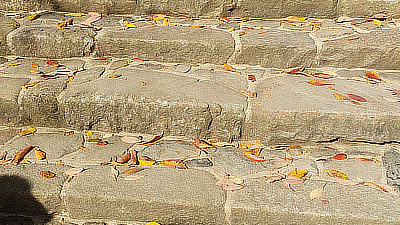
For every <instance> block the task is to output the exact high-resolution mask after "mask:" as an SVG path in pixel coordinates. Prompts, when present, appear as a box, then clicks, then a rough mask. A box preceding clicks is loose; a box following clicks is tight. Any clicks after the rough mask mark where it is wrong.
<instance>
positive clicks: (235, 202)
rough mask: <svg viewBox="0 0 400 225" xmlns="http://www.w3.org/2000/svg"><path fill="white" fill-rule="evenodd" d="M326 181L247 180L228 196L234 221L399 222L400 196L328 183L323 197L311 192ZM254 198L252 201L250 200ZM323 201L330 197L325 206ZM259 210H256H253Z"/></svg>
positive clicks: (236, 222)
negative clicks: (289, 185) (315, 196)
mask: <svg viewBox="0 0 400 225" xmlns="http://www.w3.org/2000/svg"><path fill="white" fill-rule="evenodd" d="M324 183H325V182H322V181H310V180H307V181H305V182H304V183H303V184H300V185H292V188H293V190H294V191H293V190H291V189H290V188H289V187H288V186H287V185H286V184H284V183H282V182H274V183H272V184H267V183H265V182H264V179H262V178H261V179H253V180H249V181H246V186H247V187H246V188H243V189H241V190H238V191H235V192H233V193H232V194H230V196H228V201H230V202H231V207H232V210H231V219H230V221H231V223H232V224H265V223H268V224H364V223H382V224H397V223H399V221H400V217H399V215H400V214H399V212H400V208H399V205H398V202H399V201H400V199H399V197H397V196H394V195H391V194H389V193H385V192H380V191H378V190H375V189H373V188H370V187H366V186H361V185H357V186H344V185H340V184H335V183H330V182H329V183H328V184H327V185H326V187H325V188H324V192H323V196H322V198H319V199H315V200H311V199H310V192H311V191H312V190H314V189H317V188H321V187H322V186H323V185H324ZM250 199H251V201H250ZM321 200H327V201H328V202H329V203H328V205H326V206H324V205H323V203H322V202H321ZM254 212H257V213H254Z"/></svg>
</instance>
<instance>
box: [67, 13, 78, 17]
mask: <svg viewBox="0 0 400 225" xmlns="http://www.w3.org/2000/svg"><path fill="white" fill-rule="evenodd" d="M65 16H72V17H81V16H82V14H80V13H67V14H65Z"/></svg>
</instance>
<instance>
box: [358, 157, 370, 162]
mask: <svg viewBox="0 0 400 225" xmlns="http://www.w3.org/2000/svg"><path fill="white" fill-rule="evenodd" d="M357 159H358V160H361V161H363V162H372V159H367V158H357Z"/></svg>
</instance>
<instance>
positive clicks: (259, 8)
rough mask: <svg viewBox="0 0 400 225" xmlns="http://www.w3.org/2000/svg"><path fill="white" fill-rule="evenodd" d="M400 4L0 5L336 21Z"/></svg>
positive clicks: (261, 0)
mask: <svg viewBox="0 0 400 225" xmlns="http://www.w3.org/2000/svg"><path fill="white" fill-rule="evenodd" d="M398 3H399V2H398V1H397V0H395V1H389V2H388V1H385V0H375V1H371V0H357V1H354V0H345V1H335V0H318V1H312V2H311V1H307V0H302V1H294V0H284V1H277V0H274V1H267V0H242V1H238V0H218V1H202V2H199V1H195V0H185V1H179V2H175V1H173V2H165V1H161V0H151V1H150V0H148V1H141V0H136V1H131V0H124V1H114V2H111V1H99V0H91V1H89V2H87V1H82V0H62V1H61V0H48V1H45V0H38V1H32V0H17V1H13V2H11V3H10V2H8V1H6V0H2V1H0V4H1V5H2V6H3V7H2V10H6V11H17V10H43V9H47V10H55V11H65V12H91V11H96V12H101V13H104V14H156V13H163V14H167V15H171V16H187V17H209V18H216V17H226V16H238V17H264V18H281V17H286V16H291V15H295V16H310V17H321V18H334V17H336V16H341V15H346V16H352V17H366V16H371V15H374V14H376V13H386V14H388V15H390V16H394V17H398V16H399V15H400V9H399V6H398V5H399V4H398Z"/></svg>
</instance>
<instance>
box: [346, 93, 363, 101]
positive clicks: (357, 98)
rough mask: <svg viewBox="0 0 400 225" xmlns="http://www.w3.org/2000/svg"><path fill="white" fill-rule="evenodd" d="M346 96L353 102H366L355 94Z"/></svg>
mask: <svg viewBox="0 0 400 225" xmlns="http://www.w3.org/2000/svg"><path fill="white" fill-rule="evenodd" d="M346 95H347V96H349V98H351V99H353V100H354V101H359V102H367V100H366V99H365V98H363V97H361V96H358V95H355V94H346Z"/></svg>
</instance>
